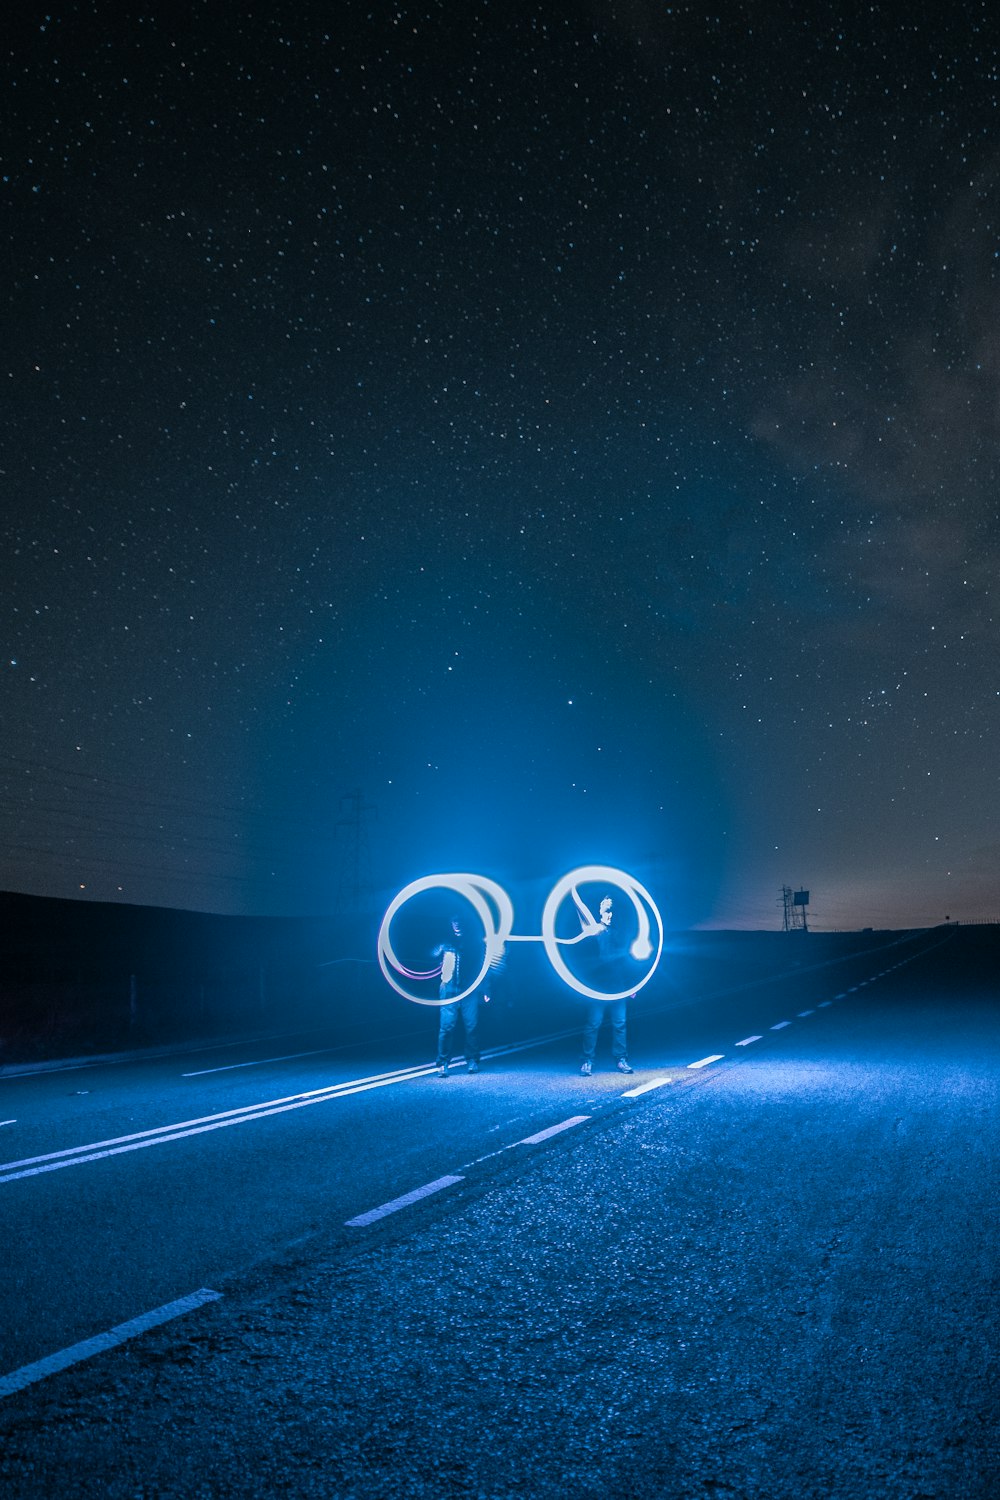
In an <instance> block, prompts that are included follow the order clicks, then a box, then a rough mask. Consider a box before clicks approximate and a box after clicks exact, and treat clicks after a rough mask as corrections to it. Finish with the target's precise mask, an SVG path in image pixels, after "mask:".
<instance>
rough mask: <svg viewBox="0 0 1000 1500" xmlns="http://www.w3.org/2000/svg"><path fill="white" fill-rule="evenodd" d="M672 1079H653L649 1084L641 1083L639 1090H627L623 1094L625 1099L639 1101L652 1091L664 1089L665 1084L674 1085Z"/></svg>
mask: <svg viewBox="0 0 1000 1500" xmlns="http://www.w3.org/2000/svg"><path fill="white" fill-rule="evenodd" d="M672 1082H673V1079H672V1078H652V1079H650V1081H649V1083H640V1084H639V1087H638V1088H635V1089H626V1090H625V1092H624V1094H622V1098H623V1099H638V1097H639V1095H640V1094H648V1093H649V1091H650V1090H651V1089H662V1087H663V1085H664V1084H665V1083H672Z"/></svg>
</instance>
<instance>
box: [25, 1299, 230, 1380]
mask: <svg viewBox="0 0 1000 1500" xmlns="http://www.w3.org/2000/svg"><path fill="white" fill-rule="evenodd" d="M221 1296H222V1293H221V1292H213V1291H212V1290H211V1288H210V1287H202V1288H201V1289H200V1291H197V1292H192V1293H191V1295H190V1296H188V1297H178V1298H177V1300H176V1301H175V1302H165V1303H164V1304H163V1306H162V1307H154V1308H153V1310H152V1311H151V1312H147V1313H141V1314H140V1315H139V1317H137V1318H131V1319H130V1320H129V1321H128V1322H127V1323H118V1324H117V1325H116V1326H115V1327H114V1328H109V1329H108V1331H107V1333H98V1334H96V1335H95V1336H94V1338H92V1339H83V1340H82V1341H81V1342H80V1343H78V1344H70V1345H69V1347H68V1348H66V1349H60V1350H59V1351H58V1352H57V1353H55V1354H49V1355H47V1356H46V1357H45V1359H38V1360H35V1362H34V1363H33V1364H30V1365H22V1366H21V1368H20V1369H19V1370H13V1371H11V1373H10V1374H9V1375H0V1398H2V1397H4V1396H12V1395H14V1393H15V1392H16V1391H23V1390H24V1389H25V1387H26V1386H29V1385H34V1384H35V1382H36V1381H38V1380H44V1379H45V1377H46V1376H47V1375H55V1374H57V1373H58V1371H60V1370H65V1369H68V1368H69V1366H70V1365H76V1364H79V1363H80V1362H81V1360H85V1359H90V1358H92V1357H93V1355H95V1354H102V1353H103V1352H104V1351H105V1350H106V1349H115V1348H117V1347H118V1345H119V1344H124V1343H127V1342H128V1340H129V1339H134V1338H138V1336H139V1334H140V1333H146V1332H147V1331H148V1330H149V1329H150V1328H157V1327H159V1325H160V1324H161V1323H169V1322H170V1321H171V1319H173V1318H180V1317H183V1315H184V1314H185V1313H189V1312H194V1310H195V1308H197V1307H203V1306H204V1305H205V1303H206V1302H217V1301H218V1300H219V1298H220V1297H221Z"/></svg>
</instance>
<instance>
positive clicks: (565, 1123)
mask: <svg viewBox="0 0 1000 1500" xmlns="http://www.w3.org/2000/svg"><path fill="white" fill-rule="evenodd" d="M589 1119H590V1116H589V1115H570V1117H569V1119H568V1120H561V1121H560V1122H559V1124H558V1125H550V1126H549V1128H548V1130H540V1131H539V1132H538V1134H537V1135H526V1136H525V1137H524V1140H523V1141H515V1142H514V1145H515V1146H537V1145H538V1142H539V1141H547V1140H548V1139H549V1137H550V1136H553V1135H559V1133H560V1132H561V1131H563V1130H572V1128H573V1126H574V1125H582V1124H583V1122H584V1120H589Z"/></svg>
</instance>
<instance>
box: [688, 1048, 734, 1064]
mask: <svg viewBox="0 0 1000 1500" xmlns="http://www.w3.org/2000/svg"><path fill="white" fill-rule="evenodd" d="M725 1055H726V1054H725V1053H724V1052H713V1053H712V1055H711V1057H702V1058H699V1060H698V1061H697V1062H693V1063H688V1067H689V1068H707V1067H708V1065H709V1063H714V1062H721V1061H722V1059H723V1058H724V1057H725Z"/></svg>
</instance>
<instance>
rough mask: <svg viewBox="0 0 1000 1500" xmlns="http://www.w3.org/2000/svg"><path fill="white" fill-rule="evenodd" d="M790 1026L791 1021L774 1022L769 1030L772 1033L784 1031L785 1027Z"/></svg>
mask: <svg viewBox="0 0 1000 1500" xmlns="http://www.w3.org/2000/svg"><path fill="white" fill-rule="evenodd" d="M791 1024H792V1023H791V1021H775V1023H774V1025H773V1026H772V1027H771V1030H772V1031H784V1029H785V1027H786V1026H791Z"/></svg>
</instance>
